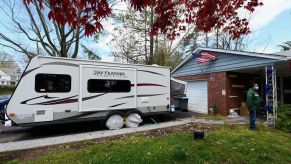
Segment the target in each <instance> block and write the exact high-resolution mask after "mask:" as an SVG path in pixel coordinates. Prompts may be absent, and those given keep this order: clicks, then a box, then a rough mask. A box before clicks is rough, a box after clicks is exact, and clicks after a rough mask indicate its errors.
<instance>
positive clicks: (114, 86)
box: [87, 79, 131, 93]
mask: <svg viewBox="0 0 291 164" xmlns="http://www.w3.org/2000/svg"><path fill="white" fill-rule="evenodd" d="M130 84H131V83H130V81H129V80H103V79H90V80H88V85H87V87H88V88H87V90H88V92H89V93H98V92H130V90H131V85H130Z"/></svg>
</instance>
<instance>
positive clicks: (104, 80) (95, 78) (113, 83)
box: [79, 65, 136, 112]
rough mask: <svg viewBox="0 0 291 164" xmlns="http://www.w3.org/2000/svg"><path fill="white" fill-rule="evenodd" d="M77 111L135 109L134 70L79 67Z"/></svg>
mask: <svg viewBox="0 0 291 164" xmlns="http://www.w3.org/2000/svg"><path fill="white" fill-rule="evenodd" d="M79 92H80V94H79V111H80V112H85V111H100V110H117V109H118V110H119V109H120V110H122V109H129V108H136V69H133V68H122V67H107V66H88V65H81V66H80V88H79Z"/></svg>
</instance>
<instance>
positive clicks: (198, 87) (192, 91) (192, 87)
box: [187, 81, 208, 114]
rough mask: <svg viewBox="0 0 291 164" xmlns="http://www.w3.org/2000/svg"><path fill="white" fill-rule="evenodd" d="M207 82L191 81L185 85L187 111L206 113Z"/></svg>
mask: <svg viewBox="0 0 291 164" xmlns="http://www.w3.org/2000/svg"><path fill="white" fill-rule="evenodd" d="M207 93H208V92H207V81H191V82H188V84H187V97H188V110H189V111H193V112H198V113H205V114H206V113H208V94H207Z"/></svg>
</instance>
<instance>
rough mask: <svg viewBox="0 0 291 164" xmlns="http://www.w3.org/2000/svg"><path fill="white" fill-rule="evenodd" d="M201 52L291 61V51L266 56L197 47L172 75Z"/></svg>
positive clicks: (263, 54)
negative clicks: (195, 54) (194, 54)
mask: <svg viewBox="0 0 291 164" xmlns="http://www.w3.org/2000/svg"><path fill="white" fill-rule="evenodd" d="M201 51H212V52H221V53H225V54H234V55H243V56H253V57H260V58H266V59H277V60H288V59H291V50H290V51H283V52H279V53H274V54H266V53H256V52H247V51H234V50H225V49H217V48H203V47H197V48H196V49H195V50H194V51H193V52H191V53H190V54H189V55H188V56H187V57H186V58H185V59H184V60H182V61H181V62H180V64H178V65H177V66H176V67H175V68H174V70H173V71H172V73H174V72H175V71H176V70H177V69H178V68H180V67H181V66H182V65H184V64H185V63H186V62H187V61H189V60H190V59H191V58H193V55H192V53H196V52H201Z"/></svg>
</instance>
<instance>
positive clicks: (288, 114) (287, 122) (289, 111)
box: [276, 104, 291, 133]
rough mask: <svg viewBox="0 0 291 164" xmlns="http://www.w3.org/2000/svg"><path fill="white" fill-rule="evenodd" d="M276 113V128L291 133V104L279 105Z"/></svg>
mask: <svg viewBox="0 0 291 164" xmlns="http://www.w3.org/2000/svg"><path fill="white" fill-rule="evenodd" d="M277 113H278V115H277V116H278V117H277V120H276V126H277V127H278V128H279V129H282V130H283V131H285V132H289V133H291V104H284V105H279V106H278V111H277Z"/></svg>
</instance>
